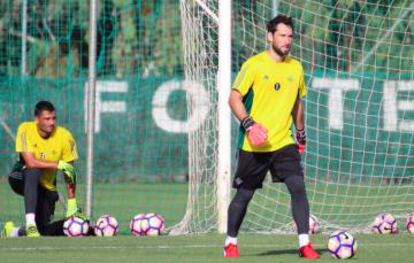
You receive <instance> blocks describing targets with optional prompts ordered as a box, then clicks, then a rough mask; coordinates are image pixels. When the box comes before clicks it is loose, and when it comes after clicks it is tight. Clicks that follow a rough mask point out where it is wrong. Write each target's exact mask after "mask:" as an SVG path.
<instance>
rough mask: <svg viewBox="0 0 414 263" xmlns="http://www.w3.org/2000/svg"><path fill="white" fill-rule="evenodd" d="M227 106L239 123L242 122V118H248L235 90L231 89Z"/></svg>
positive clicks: (240, 97) (239, 96)
mask: <svg viewBox="0 0 414 263" xmlns="http://www.w3.org/2000/svg"><path fill="white" fill-rule="evenodd" d="M229 105H230V108H231V111H232V112H233V114H234V115H235V116H236V117H237V119H239V121H242V120H243V119H244V118H246V117H247V116H248V115H247V112H246V108H245V107H244V104H243V97H242V96H241V94H240V93H239V92H238V91H237V90H234V89H233V90H231V91H230V97H229Z"/></svg>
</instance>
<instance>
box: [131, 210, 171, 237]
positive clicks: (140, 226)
mask: <svg viewBox="0 0 414 263" xmlns="http://www.w3.org/2000/svg"><path fill="white" fill-rule="evenodd" d="M129 228H130V230H131V234H132V235H134V236H157V235H161V233H162V232H163V231H164V229H165V220H164V218H163V217H162V216H161V215H159V214H154V213H149V214H138V215H136V216H134V217H133V218H132V219H131V222H130V224H129Z"/></svg>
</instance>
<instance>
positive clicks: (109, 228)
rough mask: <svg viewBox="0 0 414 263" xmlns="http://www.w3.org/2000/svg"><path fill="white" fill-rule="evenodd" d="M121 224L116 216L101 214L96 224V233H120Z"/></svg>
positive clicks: (98, 234) (107, 235)
mask: <svg viewBox="0 0 414 263" xmlns="http://www.w3.org/2000/svg"><path fill="white" fill-rule="evenodd" d="M118 230H119V225H118V221H117V220H116V218H115V217H113V216H110V215H103V216H101V217H100V218H99V219H98V221H96V224H95V228H94V231H95V235H96V236H99V237H112V236H115V235H116V234H118Z"/></svg>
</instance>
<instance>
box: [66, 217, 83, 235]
mask: <svg viewBox="0 0 414 263" xmlns="http://www.w3.org/2000/svg"><path fill="white" fill-rule="evenodd" d="M88 231H89V221H88V220H84V219H82V218H79V217H76V216H71V217H69V218H68V219H67V220H66V221H65V222H64V223H63V233H64V234H65V235H66V236H68V237H83V236H86V235H87V234H88Z"/></svg>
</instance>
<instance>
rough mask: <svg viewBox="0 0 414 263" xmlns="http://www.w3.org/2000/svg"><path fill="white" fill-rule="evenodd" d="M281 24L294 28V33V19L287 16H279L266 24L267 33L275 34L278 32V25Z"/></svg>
mask: <svg viewBox="0 0 414 263" xmlns="http://www.w3.org/2000/svg"><path fill="white" fill-rule="evenodd" d="M279 24H285V25H287V26H290V27H291V28H292V31H294V26H293V18H292V17H288V16H285V15H277V16H275V17H274V18H273V19H272V20H270V21H269V22H267V24H266V27H267V32H270V33H272V34H273V33H274V32H275V31H276V28H277V25H279Z"/></svg>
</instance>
